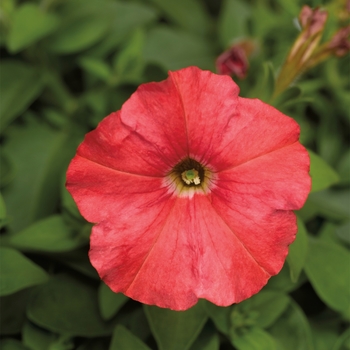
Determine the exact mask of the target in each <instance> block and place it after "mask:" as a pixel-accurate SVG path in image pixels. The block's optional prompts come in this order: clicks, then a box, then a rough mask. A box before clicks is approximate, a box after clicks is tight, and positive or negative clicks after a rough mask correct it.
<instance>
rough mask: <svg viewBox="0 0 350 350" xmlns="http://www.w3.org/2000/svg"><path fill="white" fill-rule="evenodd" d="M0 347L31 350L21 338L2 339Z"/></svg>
mask: <svg viewBox="0 0 350 350" xmlns="http://www.w3.org/2000/svg"><path fill="white" fill-rule="evenodd" d="M0 348H1V350H29V348H27V347H26V346H24V345H23V344H22V343H21V342H20V341H19V340H16V339H11V338H8V339H1V340H0Z"/></svg>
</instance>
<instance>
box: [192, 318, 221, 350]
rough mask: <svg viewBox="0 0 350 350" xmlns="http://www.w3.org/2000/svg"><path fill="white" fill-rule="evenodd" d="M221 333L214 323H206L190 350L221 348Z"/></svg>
mask: <svg viewBox="0 0 350 350" xmlns="http://www.w3.org/2000/svg"><path fill="white" fill-rule="evenodd" d="M219 347H220V340H219V334H218V333H217V332H216V330H215V328H214V327H213V325H212V324H208V323H206V324H205V326H204V328H203V329H202V332H201V333H200V334H199V336H198V337H197V339H196V340H195V342H194V343H193V344H192V346H191V348H190V350H219Z"/></svg>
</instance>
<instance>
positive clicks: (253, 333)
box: [231, 327, 277, 350]
mask: <svg viewBox="0 0 350 350" xmlns="http://www.w3.org/2000/svg"><path fill="white" fill-rule="evenodd" d="M231 342H232V344H233V345H234V346H235V347H236V348H237V350H277V344H276V342H275V340H274V339H273V337H272V336H271V335H270V334H269V333H268V332H266V331H264V330H263V329H261V328H258V327H253V328H250V329H248V330H246V331H245V332H243V334H241V335H239V336H237V335H236V336H232V337H231Z"/></svg>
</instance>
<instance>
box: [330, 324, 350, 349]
mask: <svg viewBox="0 0 350 350" xmlns="http://www.w3.org/2000/svg"><path fill="white" fill-rule="evenodd" d="M348 349H350V328H348V329H347V330H346V331H345V332H343V334H342V335H341V336H340V337H339V338H338V340H337V341H336V343H335V344H334V346H333V347H332V350H348Z"/></svg>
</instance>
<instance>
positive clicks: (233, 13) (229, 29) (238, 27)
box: [218, 0, 251, 48]
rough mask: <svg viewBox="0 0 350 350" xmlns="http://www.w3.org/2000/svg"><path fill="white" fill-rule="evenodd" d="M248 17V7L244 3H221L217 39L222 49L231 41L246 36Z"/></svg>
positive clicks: (226, 1)
mask: <svg viewBox="0 0 350 350" xmlns="http://www.w3.org/2000/svg"><path fill="white" fill-rule="evenodd" d="M250 15H251V11H250V6H249V5H247V3H245V2H244V1H241V0H235V1H232V0H225V1H223V4H222V5H221V11H220V16H219V19H218V27H219V29H218V31H219V39H220V43H221V45H222V47H223V48H227V46H229V45H230V43H231V42H232V40H234V39H236V38H240V37H245V36H247V34H248V33H247V29H248V28H247V22H248V19H249V17H250Z"/></svg>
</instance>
